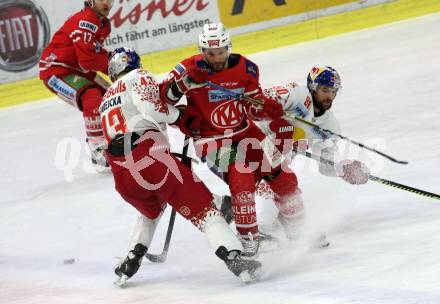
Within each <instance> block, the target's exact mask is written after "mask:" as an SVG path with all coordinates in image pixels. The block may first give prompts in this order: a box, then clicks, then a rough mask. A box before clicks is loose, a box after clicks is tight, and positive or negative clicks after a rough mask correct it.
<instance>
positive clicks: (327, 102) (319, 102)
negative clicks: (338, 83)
mask: <svg viewBox="0 0 440 304" xmlns="http://www.w3.org/2000/svg"><path fill="white" fill-rule="evenodd" d="M337 93H338V89H337V88H329V87H325V86H318V88H317V89H316V92H315V96H314V102H315V106H317V107H318V108H319V110H321V111H327V110H329V109H330V108H331V107H332V104H333V100H335V97H336V94H337Z"/></svg>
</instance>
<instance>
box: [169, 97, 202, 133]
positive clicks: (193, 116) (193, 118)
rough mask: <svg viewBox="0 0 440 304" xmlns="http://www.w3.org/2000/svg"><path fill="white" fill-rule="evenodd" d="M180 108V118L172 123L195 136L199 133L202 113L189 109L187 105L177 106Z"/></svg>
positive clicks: (183, 131)
mask: <svg viewBox="0 0 440 304" xmlns="http://www.w3.org/2000/svg"><path fill="white" fill-rule="evenodd" d="M176 108H177V109H179V112H180V114H179V118H177V120H176V121H175V122H174V123H172V124H171V125H172V126H177V127H178V128H179V130H180V131H181V132H182V133H183V134H185V135H188V136H189V137H194V136H197V135H199V127H200V115H198V113H195V112H194V111H191V110H188V108H187V106H185V105H178V106H176Z"/></svg>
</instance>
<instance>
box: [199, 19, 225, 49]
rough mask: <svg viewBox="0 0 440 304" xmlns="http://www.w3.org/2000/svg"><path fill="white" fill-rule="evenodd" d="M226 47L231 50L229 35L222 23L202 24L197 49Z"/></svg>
mask: <svg viewBox="0 0 440 304" xmlns="http://www.w3.org/2000/svg"><path fill="white" fill-rule="evenodd" d="M222 47H226V48H227V49H228V51H230V50H231V47H232V44H231V36H230V35H229V32H228V31H227V30H226V29H225V27H224V25H223V23H210V24H205V25H204V26H203V30H202V32H201V33H200V35H199V49H200V51H202V50H203V49H214V48H222Z"/></svg>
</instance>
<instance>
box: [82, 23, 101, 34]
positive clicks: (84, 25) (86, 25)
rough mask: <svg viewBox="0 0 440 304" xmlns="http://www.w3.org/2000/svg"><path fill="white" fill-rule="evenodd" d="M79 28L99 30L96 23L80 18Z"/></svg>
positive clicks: (93, 31)
mask: <svg viewBox="0 0 440 304" xmlns="http://www.w3.org/2000/svg"><path fill="white" fill-rule="evenodd" d="M79 28H82V29H85V30H89V31H91V32H92V33H96V32H97V31H98V26H97V25H96V24H93V23H91V22H89V21H85V20H80V22H79Z"/></svg>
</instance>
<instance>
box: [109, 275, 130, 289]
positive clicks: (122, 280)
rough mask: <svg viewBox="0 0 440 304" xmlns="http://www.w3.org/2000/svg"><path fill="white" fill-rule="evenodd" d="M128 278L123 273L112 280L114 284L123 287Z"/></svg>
mask: <svg viewBox="0 0 440 304" xmlns="http://www.w3.org/2000/svg"><path fill="white" fill-rule="evenodd" d="M128 279H129V277H127V276H126V275H125V274H123V275H122V276H121V277H117V278H116V280H115V281H114V282H113V284H115V285H116V286H118V287H124V285H125V284H126V283H127V280H128Z"/></svg>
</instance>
